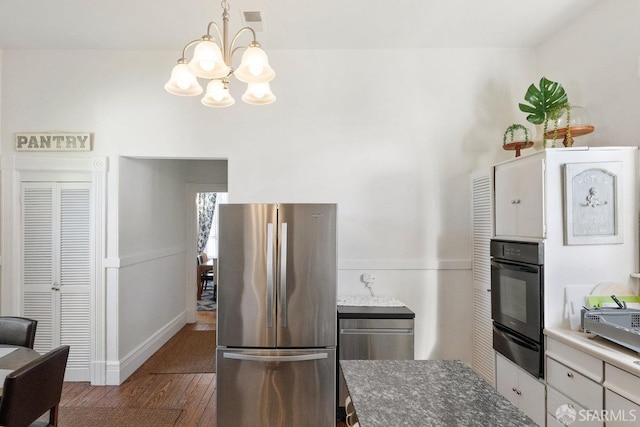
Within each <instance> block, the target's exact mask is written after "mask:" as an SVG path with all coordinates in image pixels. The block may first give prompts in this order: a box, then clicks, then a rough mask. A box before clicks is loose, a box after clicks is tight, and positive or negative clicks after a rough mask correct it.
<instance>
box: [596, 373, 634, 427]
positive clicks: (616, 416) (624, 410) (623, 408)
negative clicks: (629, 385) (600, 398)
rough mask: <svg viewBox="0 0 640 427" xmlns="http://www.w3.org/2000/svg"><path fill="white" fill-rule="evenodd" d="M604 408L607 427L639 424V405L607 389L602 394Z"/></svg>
mask: <svg viewBox="0 0 640 427" xmlns="http://www.w3.org/2000/svg"><path fill="white" fill-rule="evenodd" d="M629 375H630V374H629ZM604 406H605V408H607V417H608V418H607V427H613V426H616V427H623V426H630V425H637V424H638V423H640V405H638V404H637V403H634V402H632V401H631V400H629V399H625V398H624V397H622V396H620V395H619V394H617V393H614V392H613V391H611V390H609V389H606V390H605V392H604Z"/></svg>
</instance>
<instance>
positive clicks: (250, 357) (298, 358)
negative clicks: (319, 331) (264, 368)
mask: <svg viewBox="0 0 640 427" xmlns="http://www.w3.org/2000/svg"><path fill="white" fill-rule="evenodd" d="M222 357H223V358H225V359H234V360H246V361H250V362H305V361H308V360H321V359H326V358H328V357H329V354H328V353H309V354H297V355H295V356H258V355H256V354H244V353H226V352H223V353H222Z"/></svg>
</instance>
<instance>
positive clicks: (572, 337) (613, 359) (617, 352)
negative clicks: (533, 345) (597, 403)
mask: <svg viewBox="0 0 640 427" xmlns="http://www.w3.org/2000/svg"><path fill="white" fill-rule="evenodd" d="M544 334H545V335H546V336H548V337H550V338H554V339H556V340H558V341H560V342H562V343H564V344H567V345H568V346H570V347H573V348H575V349H577V350H581V351H583V352H584V353H587V354H589V355H591V356H593V357H595V358H597V359H600V360H603V361H605V362H607V363H608V364H610V365H613V366H615V367H616V368H620V369H622V370H623V371H627V372H629V373H631V374H634V375H637V376H640V354H638V353H636V352H635V351H633V350H630V349H628V348H626V347H623V346H621V345H619V344H616V343H614V342H612V341H609V340H607V339H605V338H602V337H600V336H595V335H593V334H586V333H584V332H579V331H572V330H568V329H562V328H545V329H544Z"/></svg>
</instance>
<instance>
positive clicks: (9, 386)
mask: <svg viewBox="0 0 640 427" xmlns="http://www.w3.org/2000/svg"><path fill="white" fill-rule="evenodd" d="M68 357H69V346H68V345H63V346H61V347H58V348H56V349H54V350H51V351H50V352H49V353H47V354H45V355H44V356H40V357H39V358H37V359H35V360H33V361H31V362H29V363H28V364H26V365H24V366H23V367H22V368H20V369H17V370H15V371H13V372H12V373H10V374H9V375H7V377H6V378H5V379H4V388H3V390H2V402H1V403H0V425H2V426H6V427H23V426H28V425H29V424H31V423H32V422H34V421H35V420H37V419H38V418H40V417H41V416H42V414H44V413H45V412H47V411H50V412H49V425H53V426H55V425H57V423H58V404H59V403H60V396H61V395H62V383H63V381H64V372H65V370H66V367H67V359H68Z"/></svg>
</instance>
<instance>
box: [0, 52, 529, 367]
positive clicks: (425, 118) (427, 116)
mask: <svg viewBox="0 0 640 427" xmlns="http://www.w3.org/2000/svg"><path fill="white" fill-rule="evenodd" d="M175 55H176V54H175V52H148V51H146V52H113V51H5V52H4V58H3V63H2V66H3V69H2V89H3V92H2V105H3V107H4V108H3V115H2V117H1V122H0V124H1V125H2V126H1V129H2V133H1V134H0V137H1V138H2V144H1V149H0V151H1V152H2V153H8V152H12V151H13V139H12V135H13V133H14V132H17V131H45V130H69V131H72V130H77V131H90V132H94V133H95V144H94V153H95V154H104V155H107V156H110V157H111V158H112V160H114V161H113V162H112V164H113V165H117V163H118V162H117V161H115V160H116V159H115V157H116V156H151V157H182V158H199V157H204V158H210V159H227V160H228V179H229V197H230V201H231V202H262V201H279V202H311V201H313V202H337V203H338V204H339V218H338V221H339V259H340V261H339V266H340V272H339V292H340V293H346V294H358V293H365V292H366V290H365V289H364V287H363V286H362V285H361V284H360V283H359V281H358V277H359V275H360V274H361V273H363V272H376V273H377V277H378V281H377V282H376V284H375V285H374V289H375V290H376V292H377V293H378V294H379V295H391V296H396V297H398V298H400V299H401V300H403V301H405V302H406V303H407V304H408V305H409V307H411V308H412V309H414V311H416V314H417V319H418V321H417V324H416V330H417V336H416V349H417V351H416V357H418V358H429V357H441V356H442V357H452V358H458V359H463V360H467V361H468V360H470V352H471V340H470V328H468V325H469V324H470V317H469V313H470V311H471V275H470V267H471V264H470V248H469V246H470V239H469V229H470V227H469V202H468V197H469V194H468V175H469V173H470V172H471V171H473V170H476V169H477V168H478V167H486V166H487V165H488V164H490V163H493V162H495V161H496V160H499V159H504V158H507V157H509V156H512V155H513V153H507V152H504V151H503V150H502V149H501V145H502V133H503V132H504V129H505V128H506V127H507V126H508V125H509V124H511V123H513V122H518V121H521V120H522V119H523V117H522V113H520V112H519V111H518V110H517V100H518V99H520V93H521V92H523V91H524V89H526V86H527V85H528V84H529V83H530V82H531V81H532V80H533V79H534V78H535V77H536V73H535V56H534V54H533V52H532V51H528V50H491V49H482V50H475V49H443V50H437V49H436V50H317V51H297V50H292V51H270V52H269V55H270V62H271V64H272V66H273V67H274V68H275V69H276V72H277V77H276V79H275V80H274V81H273V82H272V89H273V91H274V92H275V94H276V96H277V97H278V101H277V102H276V103H274V104H272V105H269V106H265V107H255V106H249V105H245V104H243V103H242V102H241V101H240V99H239V98H240V92H239V90H240V88H239V86H240V84H239V82H237V81H234V82H233V83H232V89H231V91H232V94H233V95H234V96H235V97H236V98H237V101H238V102H237V104H236V105H235V106H233V107H231V108H229V109H224V110H219V109H208V108H205V107H203V106H202V105H201V104H200V102H199V99H197V98H182V97H175V96H172V95H169V94H167V93H166V92H164V90H163V89H162V86H163V85H164V83H165V82H166V80H167V79H168V77H169V73H170V70H171V67H172V66H173V64H174V63H175ZM523 88H524V89H523ZM129 166H130V165H129ZM129 166H127V168H128V167H129ZM114 168H115V172H114V171H113V170H112V171H111V172H110V173H111V175H113V174H114V173H116V174H117V173H118V172H117V167H115V166H114ZM138 172H140V171H139V170H138ZM122 173H125V172H124V171H123V172H122ZM136 173H137V172H136ZM148 173H149V174H152V173H154V172H153V171H149V172H148ZM123 178H124V179H125V182H121V183H120V184H119V185H118V188H119V189H120V190H121V191H124V190H125V189H127V190H128V189H129V187H128V185H126V183H131V184H132V185H134V184H135V185H137V184H136V183H135V182H134V179H133V178H134V176H133V175H132V176H130V177H127V176H126V174H125V175H123ZM140 178H142V174H141V175H140ZM144 179H145V180H147V179H149V177H146V178H144ZM117 182H118V180H117V178H114V177H113V176H111V177H110V185H112V186H113V185H117ZM147 184H148V186H150V185H151V182H148V183H147ZM174 191H175V189H174ZM152 194H159V190H158V189H156V191H155V192H152ZM109 197H110V200H109V201H108V203H109V204H110V206H111V207H110V209H112V206H113V204H116V205H117V204H118V203H119V204H121V205H123V206H121V207H120V209H121V210H120V215H122V214H123V212H129V211H131V214H132V215H141V214H142V213H143V212H141V211H138V209H141V208H140V207H138V206H135V207H134V206H124V205H129V204H130V203H134V201H135V203H137V204H140V203H144V204H147V205H148V206H154V205H155V203H157V202H156V201H155V200H148V199H144V200H140V199H137V198H136V197H134V196H131V197H132V198H131V200H129V199H128V197H129V196H126V195H124V194H121V195H120V196H119V197H121V198H120V199H119V200H118V199H115V200H114V199H113V198H114V197H118V196H116V195H114V193H113V191H112V190H110V192H109ZM110 212H111V210H110ZM174 214H175V216H176V218H174V219H176V220H177V217H178V216H180V212H174ZM166 220H167V222H169V218H168V217H167V219H166ZM111 221H112V219H111V220H110V224H111V227H112V229H111V230H109V237H110V238H111V239H112V240H114V239H116V240H117V236H113V235H112V233H115V232H116V231H115V230H113V228H115V227H116V225H114V224H113V222H111ZM120 221H121V222H122V221H123V219H122V218H120ZM120 226H121V228H122V229H121V230H120V232H119V238H120V239H124V241H123V242H121V246H120V248H119V249H115V250H118V251H119V253H115V254H114V253H110V256H116V257H117V256H120V257H122V256H129V255H133V254H135V253H136V252H137V251H140V250H142V249H143V246H144V240H145V239H146V238H148V237H149V236H150V232H151V230H150V229H145V228H144V227H143V228H142V229H141V230H138V229H137V227H135V226H134V224H133V223H130V224H128V223H121V224H120ZM151 234H152V233H151ZM134 236H135V237H134ZM162 243H163V244H168V245H169V246H171V244H172V243H167V242H162ZM110 247H111V246H110ZM122 277H124V275H123V276H122ZM138 279H142V278H141V277H138V276H135V275H131V276H130V277H129V276H127V283H129V282H130V281H135V280H138ZM132 286H133V287H132V288H131V289H124V288H123V289H120V291H121V292H125V293H127V292H137V293H138V294H141V293H142V287H143V286H144V284H143V283H139V284H136V285H132ZM158 298H164V297H158ZM125 300H126V297H125V295H121V296H120V298H119V299H118V301H120V302H121V306H120V307H119V308H118V310H119V316H120V322H119V323H120V328H119V329H120V333H121V334H124V335H125V336H124V337H120V339H119V342H120V343H121V345H122V346H123V348H122V349H121V351H120V357H122V355H123V354H125V353H126V351H125V348H126V349H128V348H132V347H134V346H135V345H136V342H137V341H139V340H140V339H141V337H142V336H144V335H147V334H148V333H149V332H150V329H153V325H152V324H149V323H147V320H143V322H142V324H141V325H137V324H136V323H137V320H139V318H141V317H145V316H155V315H157V310H154V311H153V313H151V312H147V311H140V307H133V306H130V305H128V302H125ZM174 310H175V308H174V307H173V306H171V308H170V310H169V311H171V312H173V311H174ZM167 317H168V315H167ZM445 318H446V319H447V321H446V322H445V321H442V320H443V319H445ZM460 319H462V321H461V320H460ZM136 328H141V330H139V331H138V330H135V329H136Z"/></svg>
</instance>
